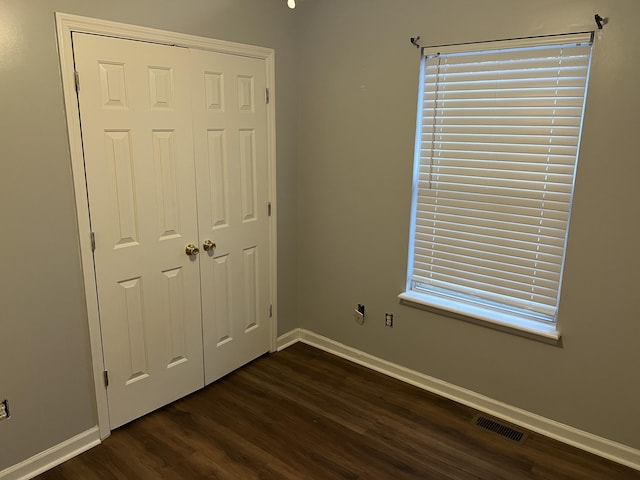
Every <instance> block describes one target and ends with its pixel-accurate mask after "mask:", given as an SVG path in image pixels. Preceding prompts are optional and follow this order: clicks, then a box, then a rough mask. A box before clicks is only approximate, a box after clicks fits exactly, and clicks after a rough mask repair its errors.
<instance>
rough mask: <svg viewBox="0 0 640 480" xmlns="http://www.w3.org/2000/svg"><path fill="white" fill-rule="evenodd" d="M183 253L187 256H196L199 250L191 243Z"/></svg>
mask: <svg viewBox="0 0 640 480" xmlns="http://www.w3.org/2000/svg"><path fill="white" fill-rule="evenodd" d="M184 251H185V253H186V254H187V255H189V256H192V255H198V254H199V253H200V250H199V249H198V247H196V246H195V245H194V244H193V243H190V244H189V245H187V246H186V247H185V249H184Z"/></svg>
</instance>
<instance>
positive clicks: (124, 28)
mask: <svg viewBox="0 0 640 480" xmlns="http://www.w3.org/2000/svg"><path fill="white" fill-rule="evenodd" d="M56 28H57V34H58V54H59V57H60V67H61V73H62V86H63V90H64V103H65V109H66V116H67V129H68V133H69V147H70V151H71V167H72V170H73V184H74V189H75V200H76V212H77V218H78V231H79V234H80V256H81V260H82V273H83V279H84V290H85V299H86V304H87V321H88V325H89V342H90V347H91V359H92V364H93V379H94V387H95V393H96V404H97V412H98V427H99V429H100V438H101V439H104V438H106V437H108V436H109V434H110V433H111V430H110V427H109V410H108V404H107V390H106V387H105V385H104V376H103V375H104V370H105V368H104V359H103V356H102V335H101V333H100V318H99V315H98V297H97V294H96V279H95V271H94V265H93V252H92V248H91V229H90V223H89V204H88V201H87V198H88V196H87V186H86V183H85V169H84V157H83V152H82V136H81V130H80V112H79V108H78V101H77V96H76V80H75V67H74V62H73V45H72V38H71V35H72V33H73V32H78V33H90V34H97V35H108V36H112V37H118V38H124V39H129V40H141V41H147V42H153V43H161V44H165V45H174V46H179V47H186V48H196V49H200V50H210V51H214V52H220V53H227V54H232V55H242V56H245V57H252V58H258V59H262V60H265V63H266V67H267V72H266V73H267V88H268V89H269V94H270V95H269V96H270V98H269V104H268V105H267V142H268V152H267V157H268V164H269V201H270V202H271V205H272V208H271V222H270V225H269V229H270V231H269V239H270V258H271V262H270V267H271V276H270V282H271V291H270V293H271V304H272V305H273V316H272V318H271V325H270V332H271V345H270V350H271V351H272V352H273V351H275V350H276V336H277V318H278V313H277V312H278V307H277V283H276V280H277V275H276V273H277V272H276V266H277V256H276V255H277V248H276V245H277V244H276V240H277V239H276V234H277V232H276V230H277V229H276V226H277V211H278V209H277V205H276V136H275V93H276V92H275V69H274V67H275V58H274V56H275V54H274V51H273V49H270V48H262V47H255V46H250V45H243V44H239V43H232V42H226V41H222V40H213V39H210V38H205V37H197V36H193V35H186V34H181V33H174V32H169V31H165V30H157V29H154V28H147V27H139V26H135V25H127V24H124V23H118V22H110V21H107V20H99V19H94V18H88V17H81V16H78V15H70V14H66V13H60V12H56Z"/></svg>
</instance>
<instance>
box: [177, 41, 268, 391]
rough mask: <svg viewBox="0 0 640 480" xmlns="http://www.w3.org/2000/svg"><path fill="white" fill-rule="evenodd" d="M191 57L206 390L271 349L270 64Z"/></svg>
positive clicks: (234, 57)
mask: <svg viewBox="0 0 640 480" xmlns="http://www.w3.org/2000/svg"><path fill="white" fill-rule="evenodd" d="M189 54H190V57H191V66H192V81H191V92H192V100H193V109H192V110H193V118H194V122H193V124H194V138H195V142H194V144H195V160H196V172H197V185H198V188H197V194H198V221H199V231H200V240H201V245H209V246H210V249H209V250H208V251H207V252H203V254H202V255H201V256H200V271H201V277H202V319H203V332H204V359H205V382H206V383H207V384H208V383H211V382H213V381H214V380H216V379H218V378H220V377H222V376H223V375H226V374H227V373H229V372H231V371H233V370H235V369H236V368H238V367H240V366H242V365H244V364H245V363H247V362H249V361H251V360H253V359H254V358H256V357H258V356H260V355H262V354H263V353H265V352H267V351H269V346H270V296H271V294H270V270H269V268H270V266H269V260H270V259H269V254H270V245H269V222H270V218H269V205H268V195H269V192H268V185H269V181H268V180H269V179H268V175H269V167H268V157H267V148H268V146H267V100H266V65H265V61H264V60H260V59H255V58H248V57H242V56H239V55H229V54H224V53H215V52H207V51H202V50H190V51H189ZM205 242H207V243H206V244H205ZM213 245H215V246H213Z"/></svg>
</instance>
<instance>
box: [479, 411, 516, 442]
mask: <svg viewBox="0 0 640 480" xmlns="http://www.w3.org/2000/svg"><path fill="white" fill-rule="evenodd" d="M473 423H474V425H476V426H478V427H480V428H484V429H485V430H489V431H490V432H493V433H497V434H498V435H500V436H501V437H504V438H508V439H509V440H512V441H514V442H517V443H524V441H525V440H526V439H527V433H526V432H522V431H520V430H516V429H515V428H513V427H510V426H508V425H505V424H504V423H500V422H498V421H496V420H492V419H490V418H487V417H484V416H482V415H476V417H475V418H474V419H473Z"/></svg>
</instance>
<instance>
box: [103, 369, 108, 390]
mask: <svg viewBox="0 0 640 480" xmlns="http://www.w3.org/2000/svg"><path fill="white" fill-rule="evenodd" d="M104 386H105V387H108V386H109V372H108V371H106V370H105V371H104Z"/></svg>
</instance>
